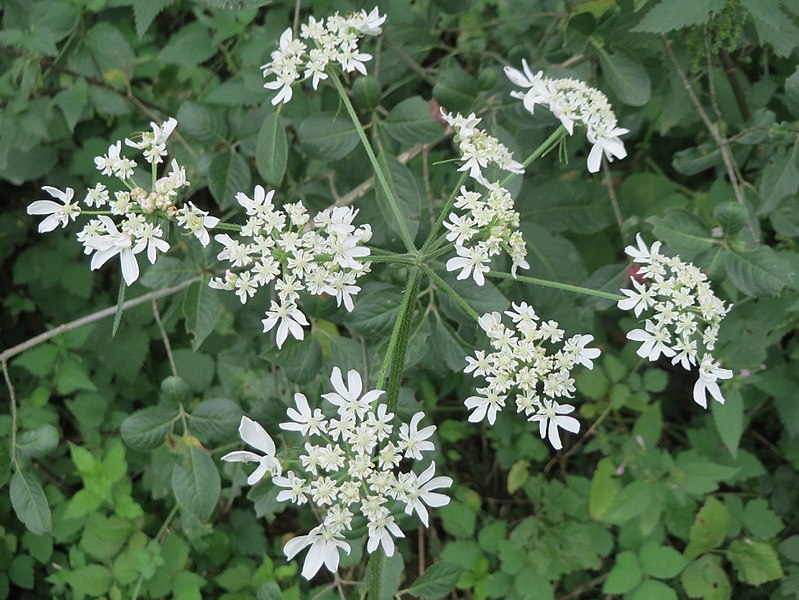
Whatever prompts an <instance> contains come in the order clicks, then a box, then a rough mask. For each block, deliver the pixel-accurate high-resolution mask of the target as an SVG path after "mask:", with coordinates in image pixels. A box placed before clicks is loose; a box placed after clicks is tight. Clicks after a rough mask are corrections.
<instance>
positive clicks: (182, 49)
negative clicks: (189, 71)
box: [157, 21, 216, 66]
mask: <svg viewBox="0 0 799 600" xmlns="http://www.w3.org/2000/svg"><path fill="white" fill-rule="evenodd" d="M214 54H216V46H214V42H213V40H211V35H210V34H209V33H208V30H207V29H206V28H205V27H204V26H203V25H202V24H201V23H198V22H197V21H195V22H193V23H189V24H188V25H186V26H185V27H183V28H182V29H181V30H180V31H178V32H177V33H174V34H172V36H171V37H170V38H169V42H168V43H167V45H166V46H164V48H163V49H162V50H161V52H159V53H158V57H157V59H158V60H160V61H162V62H164V63H166V64H170V65H183V66H193V65H199V64H200V63H204V62H205V61H206V60H208V59H209V58H211V57H212V56H213V55H214Z"/></svg>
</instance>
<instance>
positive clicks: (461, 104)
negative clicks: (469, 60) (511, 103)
mask: <svg viewBox="0 0 799 600" xmlns="http://www.w3.org/2000/svg"><path fill="white" fill-rule="evenodd" d="M478 92H479V89H478V87H477V81H476V80H475V78H474V77H472V76H471V74H469V73H467V72H466V71H464V70H463V69H461V68H460V67H458V66H454V67H450V68H448V69H446V70H444V71H441V72H440V73H439V74H438V77H437V78H436V83H435V85H434V86H433V97H434V98H435V99H436V100H438V101H439V103H440V104H441V106H442V107H443V108H444V109H446V110H447V111H448V112H460V113H467V112H469V111H470V110H471V108H472V106H474V101H475V100H476V99H477V94H478ZM440 133H441V132H439V135H440Z"/></svg>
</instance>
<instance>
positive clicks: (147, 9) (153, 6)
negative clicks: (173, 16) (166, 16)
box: [133, 0, 175, 39]
mask: <svg viewBox="0 0 799 600" xmlns="http://www.w3.org/2000/svg"><path fill="white" fill-rule="evenodd" d="M174 3H175V0H147V2H134V3H133V19H134V21H135V22H136V35H138V36H139V39H141V38H142V37H144V34H145V33H146V31H147V29H149V27H150V25H152V23H153V21H155V18H156V17H157V16H158V15H159V14H160V13H161V12H163V11H164V9H166V8H167V7H169V6H171V5H172V4H174Z"/></svg>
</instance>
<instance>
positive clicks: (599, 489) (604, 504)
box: [588, 456, 621, 521]
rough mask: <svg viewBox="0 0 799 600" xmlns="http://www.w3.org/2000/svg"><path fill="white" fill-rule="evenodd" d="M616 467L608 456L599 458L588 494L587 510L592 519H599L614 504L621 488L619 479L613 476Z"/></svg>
mask: <svg viewBox="0 0 799 600" xmlns="http://www.w3.org/2000/svg"><path fill="white" fill-rule="evenodd" d="M615 475H616V467H615V465H614V463H613V460H612V459H611V458H610V457H607V456H606V457H605V458H602V459H600V461H599V463H597V466H596V469H595V470H594V476H593V477H592V478H591V489H590V492H589V495H588V512H589V514H590V515H591V518H592V519H595V520H597V521H601V520H602V517H603V516H604V515H605V514H606V513H607V512H608V510H610V508H611V507H612V506H613V505H614V502H615V500H616V496H617V495H618V493H619V490H620V489H621V484H620V483H619V480H618V479H616V478H615Z"/></svg>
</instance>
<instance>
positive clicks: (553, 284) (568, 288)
mask: <svg viewBox="0 0 799 600" xmlns="http://www.w3.org/2000/svg"><path fill="white" fill-rule="evenodd" d="M486 275H488V276H489V277H496V278H498V279H511V280H513V281H521V282H523V283H533V284H535V285H540V286H543V287H548V288H554V289H556V290H563V291H564V292H574V293H576V294H584V295H586V296H596V297H597V298H604V299H606V300H613V301H615V302H618V301H619V300H624V296H622V295H620V294H614V293H612V292H603V291H601V290H593V289H591V288H586V287H582V286H579V285H571V284H568V283H560V282H559V281H550V280H549V279H539V278H538V277H527V276H526V275H517V276H516V277H514V276H513V275H511V274H510V273H500V272H499V271H489V272H488V273H486Z"/></svg>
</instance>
